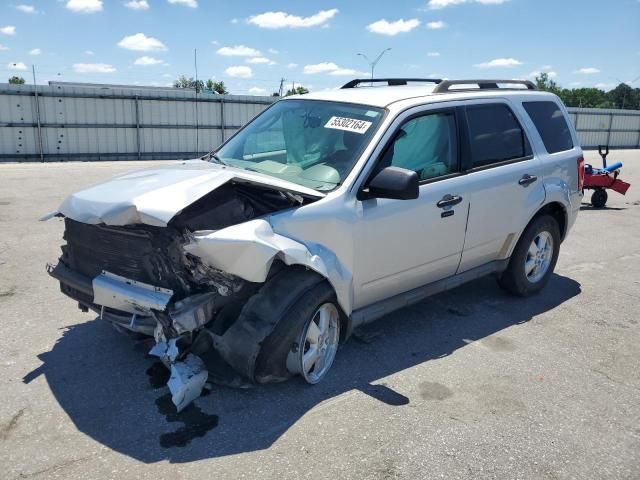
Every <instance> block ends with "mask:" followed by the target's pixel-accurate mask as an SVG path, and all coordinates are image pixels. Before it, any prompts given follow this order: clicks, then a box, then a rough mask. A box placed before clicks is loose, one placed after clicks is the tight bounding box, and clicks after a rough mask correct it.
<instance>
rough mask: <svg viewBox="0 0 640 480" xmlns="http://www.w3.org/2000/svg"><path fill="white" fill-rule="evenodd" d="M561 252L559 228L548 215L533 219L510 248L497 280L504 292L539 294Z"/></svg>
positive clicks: (519, 294) (524, 294) (526, 294)
mask: <svg viewBox="0 0 640 480" xmlns="http://www.w3.org/2000/svg"><path fill="white" fill-rule="evenodd" d="M559 252H560V229H559V228H558V222H557V221H556V220H555V218H553V217H552V216H550V215H542V216H540V217H538V218H536V219H534V220H533V221H532V222H531V223H530V224H529V226H528V227H527V228H526V229H525V231H524V233H523V234H522V236H521V237H520V240H519V241H518V244H517V245H516V248H515V249H514V250H513V254H512V255H511V259H510V260H509V266H508V267H507V269H506V270H505V271H504V272H503V273H502V275H501V276H500V278H499V279H498V283H499V284H500V286H501V287H502V288H503V289H504V290H506V291H507V292H509V293H511V294H513V295H518V296H522V297H527V296H529V295H533V294H536V293H538V292H539V291H540V290H542V289H543V288H544V286H545V285H546V284H547V282H548V281H549V278H550V277H551V274H552V273H553V269H554V268H555V266H556V262H557V260H558V253H559Z"/></svg>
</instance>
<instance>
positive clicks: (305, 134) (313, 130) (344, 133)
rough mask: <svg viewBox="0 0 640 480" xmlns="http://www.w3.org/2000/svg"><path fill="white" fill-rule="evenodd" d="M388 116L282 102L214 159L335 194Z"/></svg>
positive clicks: (376, 111) (305, 102)
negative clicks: (334, 190)
mask: <svg viewBox="0 0 640 480" xmlns="http://www.w3.org/2000/svg"><path fill="white" fill-rule="evenodd" d="M383 112H384V111H383V110H382V109H379V108H374V107H368V106H359V105H351V104H345V103H335V102H324V101H314V100H286V101H280V102H277V103H276V104H274V105H273V106H272V107H271V108H269V109H267V110H266V111H265V112H264V113H263V114H261V115H260V116H258V117H257V118H256V119H255V120H253V121H252V122H251V123H250V124H249V125H247V126H246V127H245V128H244V129H243V130H241V131H240V132H238V134H237V135H235V136H234V137H233V138H231V139H230V140H229V141H228V142H227V143H226V144H225V145H224V146H223V147H222V148H220V150H218V151H217V152H216V154H215V156H214V157H212V158H213V160H217V161H219V162H220V163H224V164H227V165H230V166H232V167H238V168H243V169H245V170H251V171H255V172H260V173H264V174H267V175H271V176H274V177H278V178H282V179H284V180H288V181H290V182H294V183H297V184H299V185H303V186H305V187H309V188H314V189H316V190H322V191H327V190H332V189H334V188H336V187H337V186H338V185H339V184H340V183H341V182H342V180H343V179H344V178H345V177H346V176H347V174H348V173H349V172H350V171H351V168H353V165H354V163H355V162H356V160H357V159H358V156H359V154H360V152H361V151H362V149H363V148H364V146H365V145H366V144H367V143H368V142H369V140H370V138H371V136H372V135H373V133H374V132H375V130H376V128H377V127H378V125H379V123H380V121H381V119H382V117H383Z"/></svg>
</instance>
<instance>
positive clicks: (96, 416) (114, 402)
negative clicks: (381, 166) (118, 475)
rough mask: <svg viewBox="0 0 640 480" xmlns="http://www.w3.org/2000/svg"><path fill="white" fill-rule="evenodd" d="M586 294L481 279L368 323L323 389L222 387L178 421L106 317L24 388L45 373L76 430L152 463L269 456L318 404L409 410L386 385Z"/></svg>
mask: <svg viewBox="0 0 640 480" xmlns="http://www.w3.org/2000/svg"><path fill="white" fill-rule="evenodd" d="M580 292H581V289H580V284H579V283H577V282H576V281H574V280H572V279H570V278H567V277H563V276H560V275H553V276H552V278H551V279H550V282H549V285H548V286H547V287H546V288H545V290H544V291H543V292H542V293H541V294H539V295H538V296H535V297H532V298H526V299H522V298H514V297H509V296H506V295H505V294H503V293H502V291H501V290H500V289H499V288H498V287H497V286H496V283H495V282H494V281H493V279H491V278H485V279H480V280H477V281H474V282H472V283H469V284H467V285H464V286H462V287H459V288H457V289H455V290H452V291H450V292H445V293H443V294H439V295H436V296H434V297H431V298H430V299H427V300H426V301H424V302H422V303H420V304H417V305H414V306H411V307H408V308H405V309H403V310H400V311H398V312H394V313H393V314H390V315H388V316H387V317H385V318H384V319H382V320H380V321H378V322H376V323H374V324H371V325H369V326H368V327H366V329H364V330H363V331H361V332H359V333H358V334H357V335H355V336H354V337H352V338H351V339H350V340H349V341H348V342H347V343H346V344H345V345H343V346H342V347H341V349H340V351H339V352H338V356H337V358H336V361H335V363H334V365H333V367H332V371H331V373H330V375H329V376H328V377H327V378H326V379H325V380H324V381H323V382H322V383H320V384H318V385H315V386H309V385H307V384H305V383H304V382H303V381H302V380H300V379H292V380H290V381H289V382H285V383H282V384H276V385H266V386H259V387H255V388H251V389H232V388H226V387H218V386H215V387H214V390H213V392H212V393H211V394H209V395H207V396H204V397H201V398H199V399H197V400H196V401H195V402H194V404H193V405H191V406H190V407H188V408H187V409H185V410H184V411H183V412H182V413H180V414H176V413H175V408H173V406H172V405H171V402H170V398H169V397H168V395H167V391H168V390H167V388H166V387H161V388H159V386H158V384H157V383H155V382H154V379H153V378H152V377H153V375H152V377H148V376H147V374H146V373H145V370H146V369H147V368H149V367H152V360H150V359H146V360H145V354H144V348H146V346H145V344H144V343H142V344H137V346H136V344H135V343H133V342H131V341H130V340H129V339H127V338H126V337H123V336H122V335H120V334H118V333H117V332H116V331H114V330H113V329H112V328H111V326H109V325H108V324H106V323H105V322H103V321H101V320H99V319H95V320H93V321H89V322H86V323H81V324H77V325H71V326H69V327H67V328H66V329H65V330H64V333H63V334H62V336H61V337H60V338H59V340H58V341H57V343H56V344H55V345H54V347H53V348H52V349H51V351H49V352H45V353H42V354H40V355H39V358H40V360H41V361H42V362H43V363H42V365H41V366H40V367H38V368H37V369H36V370H34V371H32V372H30V373H29V374H27V375H26V376H25V377H24V379H23V381H24V382H25V383H29V382H31V381H32V380H33V379H34V378H36V377H38V376H39V375H44V376H45V378H46V380H47V382H48V384H49V386H50V388H51V391H52V393H53V395H54V396H55V398H56V399H57V401H58V403H59V404H60V406H61V407H62V409H63V410H64V411H65V413H66V414H67V415H68V416H69V418H70V419H71V420H72V421H73V422H74V424H75V426H76V427H77V428H78V430H80V431H81V432H83V433H84V434H86V435H88V436H90V437H91V438H93V439H94V440H96V441H97V442H100V443H102V444H103V445H105V446H107V447H109V448H111V449H113V450H115V451H117V452H120V453H122V454H125V455H128V456H130V457H132V458H135V459H137V460H139V461H142V462H145V463H152V462H158V461H161V460H168V461H170V462H173V463H181V462H191V461H196V460H201V459H205V458H212V457H220V456H225V455H232V454H238V453H242V452H250V451H256V450H261V449H266V448H268V447H270V446H271V445H272V444H273V443H274V442H275V441H276V440H277V439H278V438H279V437H280V436H281V435H282V434H284V433H285V432H286V431H287V430H288V429H289V428H291V426H293V425H294V424H295V423H296V422H297V421H298V420H299V419H300V418H301V417H302V416H303V415H305V413H307V412H308V411H309V410H311V409H312V408H313V407H315V406H316V405H318V404H320V403H321V402H324V401H326V400H329V399H332V398H334V397H336V396H338V395H340V394H343V393H345V392H349V391H353V390H359V391H361V392H364V393H365V394H367V395H370V396H372V397H374V398H376V399H377V400H379V401H381V402H384V403H386V404H389V405H393V406H397V407H398V408H401V406H402V405H406V404H408V403H410V401H411V400H410V399H409V398H407V397H406V396H405V395H403V394H401V393H399V392H396V391H394V390H392V389H391V388H389V387H387V386H385V385H384V384H378V383H377V382H378V381H379V380H380V379H382V378H385V377H387V376H389V375H391V374H394V373H396V372H399V371H402V370H405V369H407V368H410V367H413V366H415V365H418V364H421V363H424V362H428V361H430V360H434V359H438V358H442V357H445V356H447V355H450V354H451V353H452V352H454V351H456V350H457V349H459V348H464V347H465V346H466V345H468V344H469V343H471V342H473V341H476V340H480V339H483V338H485V337H487V336H490V335H492V334H495V333H496V332H499V331H501V330H503V329H505V328H507V327H511V326H513V325H517V324H522V323H525V322H528V321H529V320H530V319H531V318H533V317H535V316H537V315H539V314H541V313H543V312H546V311H549V310H551V309H553V308H555V307H557V306H558V305H560V304H562V303H563V302H565V301H567V300H568V299H570V298H572V297H575V296H576V295H579V294H580ZM142 347H144V348H142ZM150 371H153V368H150ZM150 380H151V381H150ZM155 380H157V378H156V379H155ZM152 383H153V384H154V385H152Z"/></svg>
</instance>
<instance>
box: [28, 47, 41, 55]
mask: <svg viewBox="0 0 640 480" xmlns="http://www.w3.org/2000/svg"><path fill="white" fill-rule="evenodd" d="M41 53H42V50H40V49H39V48H34V49H33V50H29V55H40V54H41Z"/></svg>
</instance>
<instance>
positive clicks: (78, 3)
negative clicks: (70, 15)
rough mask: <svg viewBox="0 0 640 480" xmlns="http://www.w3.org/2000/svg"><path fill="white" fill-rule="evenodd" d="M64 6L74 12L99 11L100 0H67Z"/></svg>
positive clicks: (100, 7) (100, 6) (100, 9)
mask: <svg viewBox="0 0 640 480" xmlns="http://www.w3.org/2000/svg"><path fill="white" fill-rule="evenodd" d="M66 7H67V9H68V10H71V11H72V12H75V13H95V12H101V11H102V0H69V1H68V2H67V5H66Z"/></svg>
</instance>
